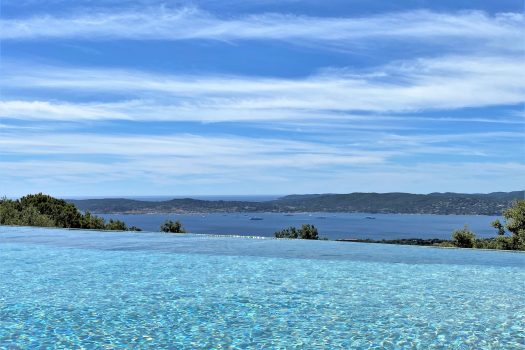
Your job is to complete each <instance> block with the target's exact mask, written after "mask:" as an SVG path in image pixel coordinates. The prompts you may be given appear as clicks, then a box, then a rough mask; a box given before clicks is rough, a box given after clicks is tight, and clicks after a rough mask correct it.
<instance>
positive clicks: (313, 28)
mask: <svg viewBox="0 0 525 350" xmlns="http://www.w3.org/2000/svg"><path fill="white" fill-rule="evenodd" d="M89 12H90V13H85V12H83V13H81V14H75V15H68V16H62V17H59V16H52V15H45V16H34V17H30V18H11V19H3V20H2V21H1V22H0V23H1V28H2V30H1V32H0V33H1V38H2V39H4V40H26V39H41V38H65V39H67V38H76V39H89V40H108V39H138V40H189V39H207V40H221V41H232V40H284V41H293V42H295V43H298V44H301V42H302V43H305V41H306V42H310V43H311V42H324V43H330V42H332V43H335V42H337V45H338V46H344V45H345V44H348V43H349V42H352V41H355V40H368V39H374V38H383V39H388V40H399V39H409V40H429V39H430V38H432V40H439V39H440V38H442V39H447V40H450V39H453V38H461V39H469V40H472V39H473V40H477V41H478V44H479V40H483V41H487V42H490V43H493V44H497V45H498V46H502V47H503V46H506V45H510V48H512V47H514V46H515V45H516V41H519V40H521V35H522V30H523V25H524V16H523V15H522V14H519V13H500V14H497V15H495V16H490V15H487V14H486V13H483V12H481V11H466V12H459V13H453V14H450V13H436V12H431V11H422V10H419V11H407V12H397V13H386V14H381V15H375V16H370V17H357V18H334V17H307V16H297V15H291V14H290V15H286V14H254V15H249V16H237V17H217V16H214V15H212V14H210V13H207V12H204V11H201V10H199V9H197V8H194V7H184V8H179V9H169V8H165V7H159V8H140V9H133V10H125V11H120V12H115V11H112V12H95V11H93V10H91V11H89Z"/></svg>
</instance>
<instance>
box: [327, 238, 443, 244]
mask: <svg viewBox="0 0 525 350" xmlns="http://www.w3.org/2000/svg"><path fill="white" fill-rule="evenodd" d="M336 241H340V242H359V243H383V244H402V245H421V246H437V245H443V244H446V243H450V241H448V240H445V239H439V238H429V239H424V238H399V239H381V240H375V239H369V238H366V239H359V238H356V239H336ZM450 245H451V246H452V244H450Z"/></svg>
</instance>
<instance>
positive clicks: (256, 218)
mask: <svg viewBox="0 0 525 350" xmlns="http://www.w3.org/2000/svg"><path fill="white" fill-rule="evenodd" d="M262 219H263V218H261V217H260V216H252V217H251V218H250V220H262Z"/></svg>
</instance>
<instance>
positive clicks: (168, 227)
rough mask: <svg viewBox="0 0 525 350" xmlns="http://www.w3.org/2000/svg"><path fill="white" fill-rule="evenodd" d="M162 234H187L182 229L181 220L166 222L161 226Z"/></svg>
mask: <svg viewBox="0 0 525 350" xmlns="http://www.w3.org/2000/svg"><path fill="white" fill-rule="evenodd" d="M160 231H161V232H170V233H186V231H185V230H184V228H183V227H182V224H181V222H180V221H179V220H177V221H175V222H174V221H171V220H166V221H165V222H164V223H163V224H162V225H161V226H160Z"/></svg>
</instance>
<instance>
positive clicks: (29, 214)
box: [19, 206, 56, 227]
mask: <svg viewBox="0 0 525 350" xmlns="http://www.w3.org/2000/svg"><path fill="white" fill-rule="evenodd" d="M19 225H24V226H41V227H53V226H55V225H56V224H55V222H54V221H53V219H51V218H50V217H48V216H47V215H43V214H40V213H39V212H38V210H37V209H36V208H35V207H32V206H29V207H25V208H24V209H23V210H22V212H21V213H20V222H19Z"/></svg>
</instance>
